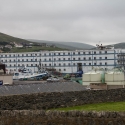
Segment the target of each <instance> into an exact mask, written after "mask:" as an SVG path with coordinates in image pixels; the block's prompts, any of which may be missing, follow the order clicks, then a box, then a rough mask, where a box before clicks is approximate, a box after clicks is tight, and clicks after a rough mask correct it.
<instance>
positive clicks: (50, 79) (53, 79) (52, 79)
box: [47, 77, 59, 82]
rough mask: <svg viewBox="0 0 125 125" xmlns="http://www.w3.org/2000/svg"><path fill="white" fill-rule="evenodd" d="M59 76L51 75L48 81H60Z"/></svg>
mask: <svg viewBox="0 0 125 125" xmlns="http://www.w3.org/2000/svg"><path fill="white" fill-rule="evenodd" d="M58 81H59V78H58V77H50V78H48V79H47V82H58Z"/></svg>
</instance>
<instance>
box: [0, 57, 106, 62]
mask: <svg viewBox="0 0 125 125" xmlns="http://www.w3.org/2000/svg"><path fill="white" fill-rule="evenodd" d="M83 59H84V60H86V57H84V58H83ZM96 59H97V58H96V57H94V60H96ZM99 59H102V57H99ZM105 59H107V57H105ZM58 60H59V61H60V60H61V58H59V59H58ZM68 60H70V58H68ZM73 60H76V58H73ZM78 60H81V58H78ZM89 60H91V57H89ZM11 61H12V60H8V61H7V60H5V62H11ZM13 61H14V62H16V60H15V59H14V60H13ZM17 61H18V62H20V61H24V59H22V60H21V59H18V60H17ZM25 61H27V62H28V61H33V59H31V60H28V59H26V60H25ZM34 61H38V60H37V59H34ZM39 61H41V59H40V60H39ZM44 61H47V59H44ZM49 61H51V58H50V59H49ZM54 61H56V58H54ZM63 61H65V58H63ZM1 62H3V60H1Z"/></svg>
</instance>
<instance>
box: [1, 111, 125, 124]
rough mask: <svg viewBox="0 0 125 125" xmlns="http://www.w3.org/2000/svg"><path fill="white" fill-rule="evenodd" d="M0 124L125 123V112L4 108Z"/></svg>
mask: <svg viewBox="0 0 125 125" xmlns="http://www.w3.org/2000/svg"><path fill="white" fill-rule="evenodd" d="M0 125H125V112H121V113H119V112H84V111H69V112H61V111H44V110H36V111H33V110H15V111H8V110H4V111H3V110H2V111H0Z"/></svg>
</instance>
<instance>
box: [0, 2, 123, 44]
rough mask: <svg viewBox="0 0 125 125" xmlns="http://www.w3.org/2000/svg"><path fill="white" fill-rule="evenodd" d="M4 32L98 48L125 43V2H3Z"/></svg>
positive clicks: (0, 18)
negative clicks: (80, 43) (99, 46)
mask: <svg viewBox="0 0 125 125" xmlns="http://www.w3.org/2000/svg"><path fill="white" fill-rule="evenodd" d="M0 32H2V33H6V34H8V35H11V36H15V37H19V38H23V39H39V40H52V41H67V42H70V41H72V42H83V43H87V44H91V45H94V46H95V45H96V44H97V43H99V41H101V43H102V44H104V45H107V44H115V43H120V42H125V0H0Z"/></svg>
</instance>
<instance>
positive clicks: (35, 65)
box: [6, 64, 38, 67]
mask: <svg viewBox="0 0 125 125" xmlns="http://www.w3.org/2000/svg"><path fill="white" fill-rule="evenodd" d="M6 66H7V65H6ZM8 66H10V67H11V66H14V67H16V64H14V65H11V64H10V65H8ZM17 66H24V65H23V64H22V65H21V64H17ZM26 66H33V64H26ZM35 66H38V64H35Z"/></svg>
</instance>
